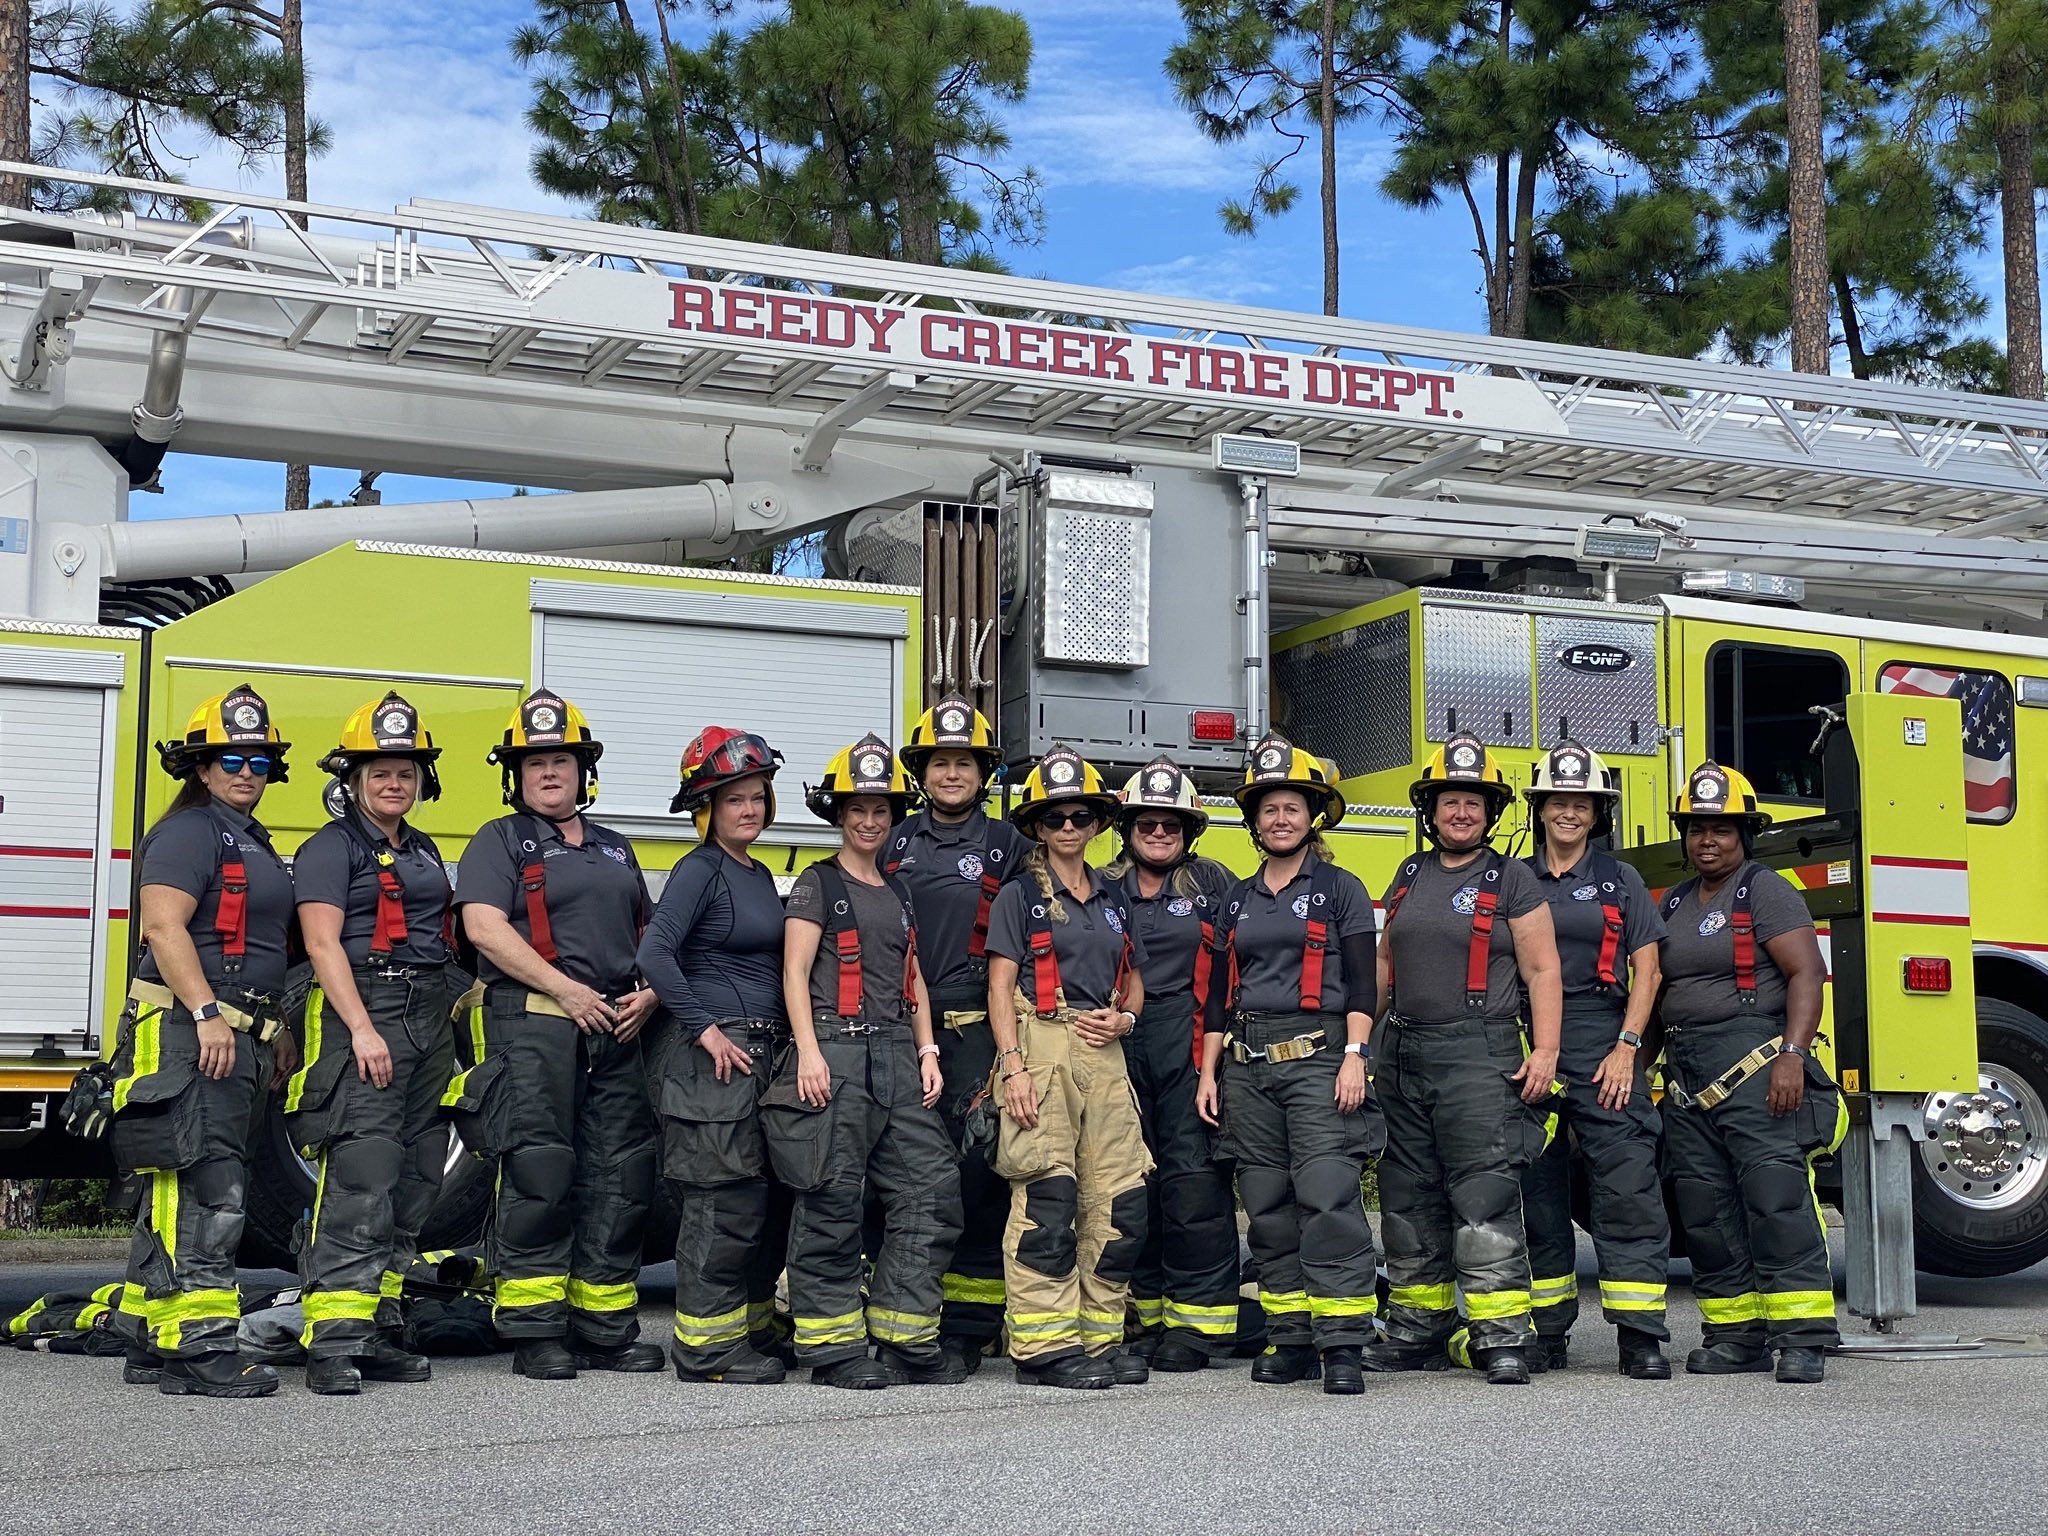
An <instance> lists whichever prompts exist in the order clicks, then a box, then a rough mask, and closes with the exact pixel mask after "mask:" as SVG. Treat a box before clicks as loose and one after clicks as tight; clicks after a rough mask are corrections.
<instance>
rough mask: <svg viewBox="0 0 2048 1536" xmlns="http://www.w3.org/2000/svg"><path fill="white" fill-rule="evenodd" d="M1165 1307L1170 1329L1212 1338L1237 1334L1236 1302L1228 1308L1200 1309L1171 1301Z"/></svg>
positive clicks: (1189, 1303)
mask: <svg viewBox="0 0 2048 1536" xmlns="http://www.w3.org/2000/svg"><path fill="white" fill-rule="evenodd" d="M1165 1305H1166V1317H1165V1322H1166V1326H1167V1327H1169V1328H1186V1329H1188V1330H1189V1331H1190V1332H1193V1333H1203V1334H1208V1335H1209V1336H1211V1337H1212V1338H1229V1337H1230V1336H1231V1335H1232V1334H1234V1333H1236V1332H1237V1303H1236V1302H1232V1303H1231V1304H1230V1305H1229V1306H1227V1307H1198V1306H1196V1305H1195V1304H1194V1303H1193V1302H1187V1301H1169V1302H1167V1303H1166V1304H1165Z"/></svg>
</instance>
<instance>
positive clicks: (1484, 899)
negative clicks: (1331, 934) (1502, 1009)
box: [1381, 848, 1502, 1012]
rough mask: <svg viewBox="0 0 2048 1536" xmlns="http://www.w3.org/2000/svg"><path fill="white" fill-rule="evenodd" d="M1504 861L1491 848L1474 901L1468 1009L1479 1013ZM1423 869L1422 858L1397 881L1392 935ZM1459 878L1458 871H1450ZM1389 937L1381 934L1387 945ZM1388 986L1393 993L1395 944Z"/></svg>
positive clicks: (1390, 900) (1390, 901) (1390, 912)
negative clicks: (1410, 891) (1404, 902)
mask: <svg viewBox="0 0 2048 1536" xmlns="http://www.w3.org/2000/svg"><path fill="white" fill-rule="evenodd" d="M1501 863H1502V859H1501V856H1500V855H1499V854H1498V853H1495V852H1494V851H1493V850H1492V849H1491V848H1489V849H1487V851H1486V856H1485V857H1484V858H1483V859H1482V860H1481V861H1480V863H1479V868H1478V871H1477V873H1478V876H1479V890H1478V892H1477V893H1476V895H1475V896H1474V897H1473V901H1472V939H1471V942H1470V943H1469V944H1468V945H1467V946H1466V949H1465V1006H1466V1007H1467V1008H1468V1009H1471V1010H1473V1011H1475V1012H1476V1011H1478V1010H1479V1009H1482V1008H1484V1007H1485V1006H1486V995H1487V992H1488V990H1489V988H1488V986H1487V979H1486V971H1487V964H1488V962H1489V961H1490V960H1491V959H1492V952H1493V925H1494V921H1495V918H1496V914H1497V913H1498V912H1499V910H1500V888H1499V887H1500V871H1501ZM1421 868H1422V860H1421V859H1420V858H1411V859H1409V860H1408V861H1407V862H1406V863H1405V864H1403V865H1402V866H1401V872H1400V873H1399V874H1398V875H1396V876H1395V877H1394V880H1395V885H1394V890H1393V893H1392V894H1391V895H1389V896H1388V897H1387V921H1386V924H1385V928H1386V930H1387V931H1391V930H1392V928H1393V926H1394V914H1395V913H1397V912H1399V911H1400V910H1401V902H1402V901H1403V900H1404V899H1405V898H1406V897H1407V895H1408V889H1409V887H1410V886H1412V885H1413V884H1414V883H1415V876H1416V874H1417V873H1418V872H1419V871H1420V870H1421ZM1447 873H1452V874H1455V873H1457V871H1455V870H1452V871H1447ZM1385 937H1386V933H1385V932H1383V933H1382V934H1381V938H1382V940H1383V941H1384V940H1385ZM1386 956H1387V982H1388V987H1389V990H1391V989H1392V985H1393V979H1394V950H1393V946H1392V945H1391V944H1388V945H1387V948H1386Z"/></svg>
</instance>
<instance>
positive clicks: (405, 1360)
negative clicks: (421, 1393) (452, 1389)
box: [356, 1328, 434, 1381]
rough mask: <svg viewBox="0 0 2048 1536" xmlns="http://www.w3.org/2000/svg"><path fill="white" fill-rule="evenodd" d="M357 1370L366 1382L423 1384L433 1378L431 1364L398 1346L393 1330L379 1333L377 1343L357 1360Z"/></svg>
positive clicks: (422, 1357)
mask: <svg viewBox="0 0 2048 1536" xmlns="http://www.w3.org/2000/svg"><path fill="white" fill-rule="evenodd" d="M356 1368H357V1369H358V1370H360V1371H361V1372H362V1373H363V1380H365V1381H425V1380H427V1379H428V1378H429V1377H431V1376H432V1375H433V1374H434V1362H433V1361H431V1360H429V1359H428V1358H427V1357H426V1356H425V1355H416V1354H414V1353H413V1352H412V1351H411V1350H409V1349H407V1348H406V1347H405V1346H404V1345H403V1344H401V1343H399V1342H398V1330H397V1329H395V1328H386V1329H384V1330H382V1331H381V1332H379V1333H378V1335H377V1338H376V1341H375V1342H374V1343H372V1344H371V1345H370V1347H369V1348H368V1349H366V1350H364V1351H363V1352H362V1353H361V1354H359V1355H357V1356H356Z"/></svg>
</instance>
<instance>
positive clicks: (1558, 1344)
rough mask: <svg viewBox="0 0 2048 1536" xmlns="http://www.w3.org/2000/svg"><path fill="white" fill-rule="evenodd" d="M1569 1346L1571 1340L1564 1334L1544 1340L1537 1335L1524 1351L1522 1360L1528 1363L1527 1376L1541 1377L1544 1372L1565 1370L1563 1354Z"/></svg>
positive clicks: (1540, 1335) (1541, 1336)
mask: <svg viewBox="0 0 2048 1536" xmlns="http://www.w3.org/2000/svg"><path fill="white" fill-rule="evenodd" d="M1570 1346H1571V1339H1570V1338H1569V1336H1567V1335H1565V1334H1562V1333H1560V1334H1555V1335H1553V1336H1551V1337H1549V1338H1545V1337H1544V1336H1543V1335H1542V1334H1540V1333H1539V1334H1537V1335H1536V1337H1535V1338H1533V1339H1531V1340H1530V1341H1529V1343H1528V1345H1527V1346H1526V1347H1525V1349H1524V1353H1523V1358H1524V1359H1525V1360H1526V1361H1527V1362H1528V1366H1529V1374H1530V1375H1531V1376H1541V1375H1542V1374H1543V1373H1544V1372H1546V1371H1561V1370H1563V1369H1564V1368H1565V1353H1566V1351H1567V1350H1568V1349H1569V1348H1570Z"/></svg>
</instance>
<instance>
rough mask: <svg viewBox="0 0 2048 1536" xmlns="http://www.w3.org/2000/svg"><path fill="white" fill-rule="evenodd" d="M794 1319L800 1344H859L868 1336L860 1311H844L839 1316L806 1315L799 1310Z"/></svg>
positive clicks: (797, 1339)
mask: <svg viewBox="0 0 2048 1536" xmlns="http://www.w3.org/2000/svg"><path fill="white" fill-rule="evenodd" d="M792 1321H793V1322H794V1323H795V1324H796V1341H797V1343H798V1344H859V1343H861V1342H863V1341H864V1340H865V1339H866V1338H867V1336H868V1331H867V1325H866V1324H865V1323H864V1322H863V1321H862V1319H861V1315H860V1313H858V1312H842V1313H840V1314H839V1315H838V1316H837V1317H805V1316H804V1315H803V1314H802V1313H801V1312H799V1313H797V1314H796V1316H795V1317H794V1318H793V1319H792Z"/></svg>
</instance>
